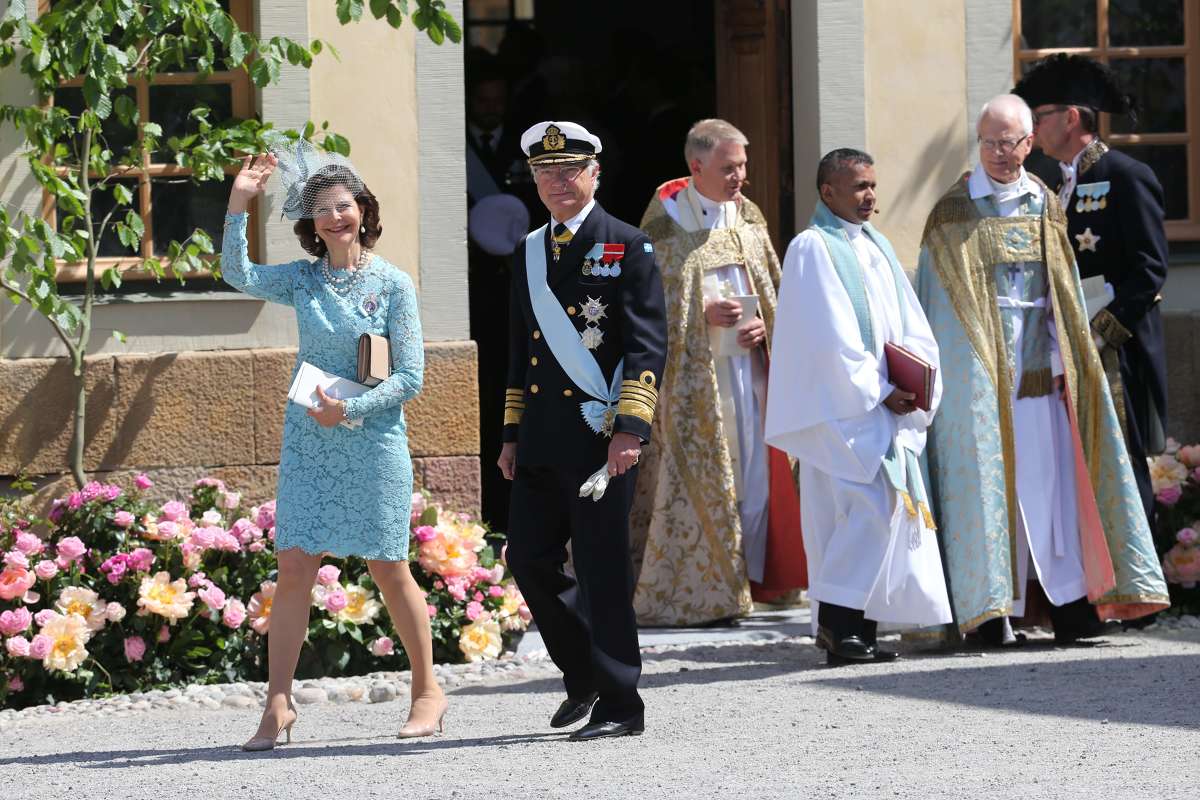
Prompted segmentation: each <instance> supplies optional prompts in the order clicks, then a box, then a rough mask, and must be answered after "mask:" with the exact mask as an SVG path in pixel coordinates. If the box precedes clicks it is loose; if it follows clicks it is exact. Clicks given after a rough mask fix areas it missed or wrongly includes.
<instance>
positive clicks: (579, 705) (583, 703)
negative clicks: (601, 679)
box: [550, 692, 599, 728]
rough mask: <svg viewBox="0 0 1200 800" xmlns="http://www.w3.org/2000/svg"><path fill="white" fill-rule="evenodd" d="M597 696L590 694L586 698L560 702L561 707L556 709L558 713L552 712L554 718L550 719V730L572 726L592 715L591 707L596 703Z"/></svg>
mask: <svg viewBox="0 0 1200 800" xmlns="http://www.w3.org/2000/svg"><path fill="white" fill-rule="evenodd" d="M598 696H599V695H598V694H597V693H596V692H592V693H591V694H589V695H588V696H587V697H583V698H580V699H578V700H576V699H574V698H571V697H568V698H567V699H566V700H563V701H562V705H560V706H559V707H558V711H555V712H554V716H553V717H551V718H550V727H551V728H565V727H567V726H568V725H574V724H575V723H576V722H579V720H581V719H583V718H584V717H586V716H587V715H588V714H591V713H592V706H593V705H595V703H596V698H597V697H598Z"/></svg>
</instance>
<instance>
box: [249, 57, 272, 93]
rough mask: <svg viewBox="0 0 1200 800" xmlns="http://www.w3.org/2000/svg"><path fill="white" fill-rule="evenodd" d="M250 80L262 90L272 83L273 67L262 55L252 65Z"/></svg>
mask: <svg viewBox="0 0 1200 800" xmlns="http://www.w3.org/2000/svg"><path fill="white" fill-rule="evenodd" d="M250 80H252V81H254V85H255V86H257V87H258V88H260V89H261V88H263V87H264V86H266V85H267V84H268V83H270V82H271V66H270V65H269V64H268V63H267V60H266V58H265V57H263V56H262V55H261V54H259V57H258V58H256V59H255V60H254V61H252V62H251V63H250Z"/></svg>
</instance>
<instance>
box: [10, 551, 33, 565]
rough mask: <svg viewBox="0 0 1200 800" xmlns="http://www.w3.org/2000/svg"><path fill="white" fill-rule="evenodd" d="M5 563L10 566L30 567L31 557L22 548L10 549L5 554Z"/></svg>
mask: <svg viewBox="0 0 1200 800" xmlns="http://www.w3.org/2000/svg"><path fill="white" fill-rule="evenodd" d="M4 564H5V566H9V567H20V568H21V569H29V559H28V558H26V557H25V554H24V553H22V552H21V551H20V550H9V551H8V552H7V553H5V554H4Z"/></svg>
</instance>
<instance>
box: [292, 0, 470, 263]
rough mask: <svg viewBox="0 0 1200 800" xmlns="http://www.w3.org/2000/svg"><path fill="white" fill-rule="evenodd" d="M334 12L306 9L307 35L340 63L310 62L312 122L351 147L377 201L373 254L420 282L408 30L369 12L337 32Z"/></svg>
mask: <svg viewBox="0 0 1200 800" xmlns="http://www.w3.org/2000/svg"><path fill="white" fill-rule="evenodd" d="M335 5H336V4H334V3H330V2H324V3H313V2H310V3H309V4H308V30H309V35H310V36H311V37H313V38H315V39H321V40H323V41H326V42H329V43H331V44H332V45H333V46H334V47H335V48H337V50H338V53H339V55H340V56H341V58H340V60H339V59H337V58H334V57H332V56H331V55H330V54H328V53H323V54H321V55H320V56H319V57H318V58H316V59H315V60H314V62H313V67H312V69H311V70H310V71H309V91H310V93H311V95H310V102H311V119H312V120H313V121H314V122H316V123H317V124H318V125H320V123H321V122H322V121H323V120H328V121H329V126H330V128H331V129H332V130H336V131H337V132H338V133H340V134H342V135H343V136H346V137H347V138H348V139H349V140H350V147H351V152H350V160H351V161H353V162H354V166H355V167H356V168H357V169H358V170H359V172H361V173H362V176H363V179H364V180H365V181H366V182H367V185H368V186H369V187H370V189H371V191H372V192H374V193H375V196H376V197H377V198H378V199H379V206H380V217H381V221H382V223H383V236H382V237H381V238H380V240H379V243H378V244H377V245H376V247H375V250H376V252H377V253H379V254H380V255H381V256H383V257H384V258H386V259H387V260H389V261H391V262H392V263H393V264H396V265H397V266H399V267H402V268H403V269H404V270H405V271H407V272H408V273H409V274H410V275H412V278H413V280H414V281H419V276H418V269H417V259H418V253H419V242H420V240H419V236H418V231H419V226H418V220H419V216H418V214H419V207H420V204H419V198H418V193H417V164H418V162H417V85H416V76H417V67H416V40H415V37H414V33H415V28H414V27H413V26H412V25H411V24H410V23H409V22H407V21H406V22H405V23H404V25H402V26H401V28H400V29H399V30H395V29H393V28H391V27H390V26H389V25H387V23H385V22H383V21H380V20H376V19H374V18H373V17H371V16H370V12H364V17H366V19H364V20H363V21H362V22H360V23H358V24H350V25H345V26H343V25H341V24H340V23H338V20H337V13H336V8H335ZM460 138H461V137H460ZM449 144H450V146H454V147H459V146H461V145H462V142H461V141H460V140H459V139H456V140H455V141H454V142H451V143H449ZM446 179H447V180H455V181H461V180H462V176H459V175H452V176H447V178H446Z"/></svg>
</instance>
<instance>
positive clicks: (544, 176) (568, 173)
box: [533, 164, 587, 183]
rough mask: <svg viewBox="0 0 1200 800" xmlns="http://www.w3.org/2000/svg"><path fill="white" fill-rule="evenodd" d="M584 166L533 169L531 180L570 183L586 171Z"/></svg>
mask: <svg viewBox="0 0 1200 800" xmlns="http://www.w3.org/2000/svg"><path fill="white" fill-rule="evenodd" d="M586 168H587V167H586V166H583V165H580V164H571V165H570V166H565V167H549V166H547V167H533V179H534V180H535V181H539V182H541V181H553V182H558V181H562V182H564V183H570V182H571V181H573V180H575V179H576V178H578V177H579V176H580V174H581V173H582V172H583V171H584V170H585V169H586Z"/></svg>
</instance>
